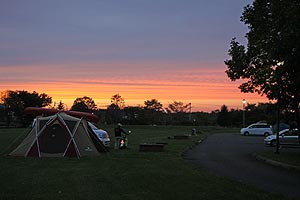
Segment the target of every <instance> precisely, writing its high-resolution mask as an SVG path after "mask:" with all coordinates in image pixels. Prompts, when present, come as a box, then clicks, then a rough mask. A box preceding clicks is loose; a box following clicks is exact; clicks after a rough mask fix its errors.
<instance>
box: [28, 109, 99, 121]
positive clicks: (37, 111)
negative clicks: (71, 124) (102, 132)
mask: <svg viewBox="0 0 300 200" xmlns="http://www.w3.org/2000/svg"><path fill="white" fill-rule="evenodd" d="M59 112H64V113H66V114H68V115H71V116H73V117H77V118H85V119H86V120H88V121H91V122H94V123H97V122H98V121H99V117H98V116H97V115H94V114H93V113H86V112H79V111H61V110H57V109H49V108H38V107H27V108H25V110H24V113H25V114H31V115H34V116H38V115H43V114H44V115H55V114H56V113H59Z"/></svg>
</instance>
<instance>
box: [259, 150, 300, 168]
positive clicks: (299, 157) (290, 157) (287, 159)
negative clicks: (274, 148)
mask: <svg viewBox="0 0 300 200" xmlns="http://www.w3.org/2000/svg"><path fill="white" fill-rule="evenodd" d="M259 155H261V156H263V157H266V158H269V159H271V160H275V161H278V162H282V163H286V164H290V165H294V166H298V167H300V152H280V154H275V153H274V152H262V153H259Z"/></svg>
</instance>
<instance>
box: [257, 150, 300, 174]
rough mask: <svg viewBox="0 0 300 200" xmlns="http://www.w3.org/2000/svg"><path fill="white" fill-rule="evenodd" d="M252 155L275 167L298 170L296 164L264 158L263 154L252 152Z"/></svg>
mask: <svg viewBox="0 0 300 200" xmlns="http://www.w3.org/2000/svg"><path fill="white" fill-rule="evenodd" d="M252 156H253V157H255V158H256V159H257V160H259V161H263V162H265V163H267V164H269V165H272V166H275V167H281V168H283V169H286V170H295V171H299V172H300V167H298V166H295V165H290V164H286V163H282V162H279V161H275V160H271V159H269V158H266V157H264V156H261V155H257V154H256V153H253V154H252Z"/></svg>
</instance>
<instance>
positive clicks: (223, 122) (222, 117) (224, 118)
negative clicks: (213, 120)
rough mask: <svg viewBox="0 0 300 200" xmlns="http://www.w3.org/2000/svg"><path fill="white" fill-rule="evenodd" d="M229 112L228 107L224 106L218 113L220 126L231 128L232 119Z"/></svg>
mask: <svg viewBox="0 0 300 200" xmlns="http://www.w3.org/2000/svg"><path fill="white" fill-rule="evenodd" d="M229 116H230V115H229V112H228V108H227V106H226V105H222V107H221V111H220V112H219V113H218V117H217V123H218V124H219V125H220V126H229V125H230V118H229Z"/></svg>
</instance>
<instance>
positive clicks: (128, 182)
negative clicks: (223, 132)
mask: <svg viewBox="0 0 300 200" xmlns="http://www.w3.org/2000/svg"><path fill="white" fill-rule="evenodd" d="M106 128H107V130H108V131H110V132H111V131H112V127H106ZM127 128H128V129H131V130H132V132H133V133H132V135H130V137H129V145H130V148H129V149H126V150H112V151H111V152H110V153H109V154H106V155H102V156H99V157H96V158H81V159H76V158H42V159H39V158H15V157H9V156H5V155H4V154H6V153H7V152H9V150H10V149H11V148H13V146H15V143H17V142H18V140H21V138H22V135H24V129H0V150H1V152H2V155H1V157H0V199H1V200H3V199H68V200H70V199H105V200H110V199H122V200H126V199H128V200H134V199H137V200H142V199H143V200H147V199H155V200H159V199H172V200H174V199H204V200H205V199H222V200H223V199H225V200H226V199H230V200H232V199H251V200H252V199H268V200H269V199H287V198H285V197H283V196H279V195H274V194H270V193H268V192H265V191H262V190H260V189H257V188H256V187H254V186H249V185H245V184H242V183H238V182H234V181H231V180H228V179H226V178H223V177H220V176H217V175H215V174H213V173H211V172H210V171H209V170H206V169H203V168H199V167H197V166H194V165H192V164H190V163H189V162H188V161H185V160H184V159H183V158H182V156H181V153H182V152H183V151H184V150H186V149H187V148H189V147H190V146H191V145H193V144H195V142H197V141H199V140H200V139H202V138H204V137H205V136H206V135H207V134H209V132H211V131H216V132H218V131H220V129H218V128H213V127H210V128H202V129H201V131H202V134H200V135H198V136H197V137H193V138H192V139H190V140H174V139H172V137H173V136H174V135H177V134H187V133H190V130H191V127H174V126H172V127H160V126H156V127H152V126H132V127H127ZM16 138H17V139H16ZM169 138H170V139H169ZM153 142H165V143H168V144H167V146H166V149H165V151H164V152H160V153H141V152H139V151H138V145H139V144H140V143H153Z"/></svg>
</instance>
